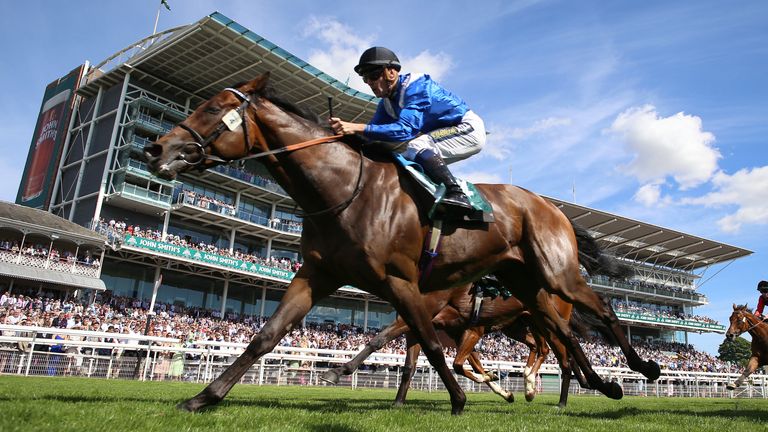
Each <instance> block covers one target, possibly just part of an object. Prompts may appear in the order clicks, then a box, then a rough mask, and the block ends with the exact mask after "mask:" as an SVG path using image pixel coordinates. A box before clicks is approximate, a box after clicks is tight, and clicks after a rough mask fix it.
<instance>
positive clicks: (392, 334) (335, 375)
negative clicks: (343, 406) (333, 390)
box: [320, 318, 418, 384]
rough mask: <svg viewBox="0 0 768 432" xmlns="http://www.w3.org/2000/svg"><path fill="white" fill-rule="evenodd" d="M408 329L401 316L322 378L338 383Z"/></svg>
mask: <svg viewBox="0 0 768 432" xmlns="http://www.w3.org/2000/svg"><path fill="white" fill-rule="evenodd" d="M406 331H408V325H407V324H406V323H405V321H403V320H402V319H400V318H398V319H396V320H395V321H394V322H393V323H392V324H390V325H388V326H387V328H385V329H384V330H382V331H381V333H379V334H377V335H376V337H374V338H373V339H371V341H370V342H368V343H367V344H366V345H365V347H364V348H363V350H362V351H360V352H359V353H358V354H357V355H356V356H355V358H353V359H352V360H350V361H348V362H347V363H344V364H343V365H341V366H339V367H335V368H333V369H328V370H327V371H325V372H324V373H323V374H322V375H320V379H322V380H324V381H327V382H329V383H331V384H338V383H339V378H341V377H342V376H344V375H351V374H352V373H353V372H354V371H356V370H357V368H359V367H360V365H361V364H362V363H363V361H365V359H367V358H368V357H370V355H371V354H373V353H374V352H376V351H378V350H380V349H382V348H383V347H384V345H386V344H388V343H389V342H390V341H392V340H394V339H396V338H397V337H399V336H400V335H402V334H403V333H405V332H406ZM417 355H418V354H417Z"/></svg>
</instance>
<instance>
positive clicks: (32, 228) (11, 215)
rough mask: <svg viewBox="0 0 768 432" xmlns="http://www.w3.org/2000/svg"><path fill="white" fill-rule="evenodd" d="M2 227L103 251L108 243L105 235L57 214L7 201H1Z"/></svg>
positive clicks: (0, 221) (0, 215)
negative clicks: (86, 245) (68, 240)
mask: <svg viewBox="0 0 768 432" xmlns="http://www.w3.org/2000/svg"><path fill="white" fill-rule="evenodd" d="M0 227H11V228H16V229H18V230H20V231H24V232H28V233H37V234H42V235H46V236H48V237H50V236H51V235H53V234H56V235H57V236H59V237H60V238H66V239H70V240H72V241H73V242H75V243H80V244H90V245H93V246H98V247H100V248H102V249H103V248H104V243H105V242H106V241H107V238H106V237H104V236H103V235H101V234H99V233H97V232H95V231H91V230H89V229H88V228H85V227H82V226H80V225H78V224H76V223H73V222H70V221H68V220H66V219H64V218H62V217H59V216H56V215H55V214H52V213H48V212H47V211H43V210H38V209H33V208H30V207H26V206H22V205H18V204H13V203H9V202H6V201H0Z"/></svg>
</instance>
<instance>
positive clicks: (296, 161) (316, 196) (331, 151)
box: [259, 103, 359, 212]
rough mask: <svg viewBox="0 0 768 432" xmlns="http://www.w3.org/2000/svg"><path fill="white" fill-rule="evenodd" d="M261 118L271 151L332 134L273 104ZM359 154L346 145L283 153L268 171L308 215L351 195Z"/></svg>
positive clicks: (314, 147)
mask: <svg viewBox="0 0 768 432" xmlns="http://www.w3.org/2000/svg"><path fill="white" fill-rule="evenodd" d="M265 108H266V109H264V110H263V111H262V112H260V114H259V117H260V120H261V126H262V127H263V128H264V129H265V131H264V132H265V138H266V139H267V141H268V142H269V146H270V148H272V149H277V148H282V147H286V146H288V145H291V144H297V143H300V142H304V141H309V140H312V139H315V138H319V137H323V136H328V135H329V132H328V131H327V130H325V129H323V128H321V127H320V126H319V125H316V124H312V123H310V122H308V121H307V120H304V119H301V118H299V117H297V116H295V115H293V114H289V113H287V112H285V111H283V110H282V109H280V108H278V107H277V106H275V105H273V104H271V103H270V104H266V105H265ZM357 157H358V156H357V154H356V153H355V152H354V151H353V150H352V149H351V148H350V147H348V146H347V145H345V144H341V143H327V144H319V145H315V146H311V147H307V148H304V149H301V150H298V151H294V152H289V153H283V154H282V155H280V156H279V157H278V158H276V159H271V161H269V162H267V164H266V165H267V169H269V171H270V173H271V174H272V175H273V176H274V177H275V180H277V182H278V183H279V184H280V186H282V187H283V188H284V189H285V190H286V191H287V192H288V194H289V195H290V196H291V197H292V198H293V199H294V200H295V201H296V203H297V204H299V206H301V207H302V209H304V210H305V211H307V212H316V211H321V210H324V209H327V208H330V207H332V206H333V205H335V204H337V203H339V202H341V201H343V200H344V199H346V198H348V197H349V196H351V194H352V191H353V190H354V188H355V186H356V184H357V176H358V174H359V170H358V166H359V165H358V164H359V160H357V159H356V158H357Z"/></svg>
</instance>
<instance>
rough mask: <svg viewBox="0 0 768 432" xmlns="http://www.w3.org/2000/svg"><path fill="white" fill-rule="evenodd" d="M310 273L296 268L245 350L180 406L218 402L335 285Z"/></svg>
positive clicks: (192, 408)
mask: <svg viewBox="0 0 768 432" xmlns="http://www.w3.org/2000/svg"><path fill="white" fill-rule="evenodd" d="M309 275H310V272H309V269H308V267H307V266H305V267H302V269H301V270H299V273H298V274H297V275H296V277H294V278H293V280H292V281H291V284H290V285H289V286H288V290H287V291H286V292H285V295H284V296H283V299H282V300H281V301H280V306H279V307H278V308H277V310H276V311H275V313H274V315H272V317H271V318H270V319H269V321H267V323H266V324H265V325H264V328H262V329H261V331H260V332H259V333H257V334H256V335H255V336H254V337H253V339H252V340H251V343H249V344H248V347H247V348H246V349H245V352H244V353H242V354H241V355H240V357H238V358H237V360H235V362H234V363H232V364H231V365H230V366H229V367H228V368H227V369H226V370H225V371H224V372H223V373H222V374H221V375H219V377H218V378H216V379H215V380H214V381H213V382H212V383H210V384H209V385H208V386H207V387H206V388H205V389H203V391H201V392H200V393H198V394H197V395H196V396H195V397H193V398H192V399H189V400H187V401H185V402H182V403H181V404H179V405H178V408H179V409H183V410H186V411H192V412H194V411H198V410H200V409H202V408H205V407H207V406H210V405H214V404H217V403H219V402H220V401H221V400H222V399H224V396H226V395H227V393H229V391H230V390H231V389H232V387H233V386H234V385H235V384H236V383H237V382H238V381H240V377H242V376H243V374H245V373H246V372H247V371H248V369H250V367H251V365H253V363H254V362H256V360H258V359H259V358H260V357H261V356H263V355H264V354H266V353H268V352H270V351H272V349H273V348H274V347H275V346H276V345H277V344H278V343H279V342H280V339H281V338H282V337H283V336H284V335H285V334H286V333H288V332H289V331H291V329H292V328H293V327H294V326H295V325H296V324H298V323H299V322H301V319H302V318H304V316H305V315H306V314H307V313H308V312H309V310H310V309H311V308H312V305H314V304H315V303H317V301H319V300H321V299H322V298H324V297H326V296H327V295H328V294H330V293H331V292H332V291H333V290H334V289H335V288H336V287H335V286H333V285H331V284H329V283H327V282H320V281H318V280H317V278H316V277H312V278H309V277H308V276H309ZM310 279H311V281H310Z"/></svg>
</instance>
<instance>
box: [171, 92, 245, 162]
mask: <svg viewBox="0 0 768 432" xmlns="http://www.w3.org/2000/svg"><path fill="white" fill-rule="evenodd" d="M224 90H225V91H228V92H230V93H232V94H234V95H235V96H237V98H238V99H240V100H241V101H242V103H241V104H240V106H239V107H237V108H236V109H234V110H232V111H229V112H228V113H226V114H224V115H223V116H222V118H221V122H220V123H219V125H218V126H217V127H216V129H215V130H214V131H213V133H211V134H210V135H208V136H207V137H206V138H203V136H202V135H200V134H199V133H198V132H197V131H196V130H194V129H192V128H191V127H190V126H188V125H186V124H184V122H181V123H179V124H178V126H179V127H180V128H182V129H184V130H185V131H187V132H189V134H190V135H192V138H194V139H195V142H194V143H192V144H195V145H196V146H197V147H198V148H199V149H200V154H202V157H201V158H200V159H199V160H198V161H196V162H189V161H188V160H187V159H186V158H185V157H184V155H183V154H180V155H179V157H180V158H181V160H182V161H184V163H186V164H187V165H191V166H197V165H200V164H201V163H203V161H205V160H212V161H214V162H222V163H227V162H230V161H228V160H226V159H222V158H220V157H218V156H216V155H214V154H209V153H208V152H206V149H207V148H208V147H210V145H211V143H213V142H214V141H216V140H217V139H218V138H219V136H221V134H222V133H224V130H225V129H228V130H230V131H233V130H235V128H236V127H237V126H239V125H241V124H242V125H243V135H244V136H245V141H244V142H245V151H246V153H247V152H249V151H250V150H251V143H250V140H249V138H248V118H247V116H246V115H245V111H246V110H247V109H248V105H250V104H251V98H249V97H248V96H247V95H246V94H245V93H243V92H241V91H240V90H238V89H235V88H231V87H227V88H225V89H224ZM238 120H239V121H238Z"/></svg>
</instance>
